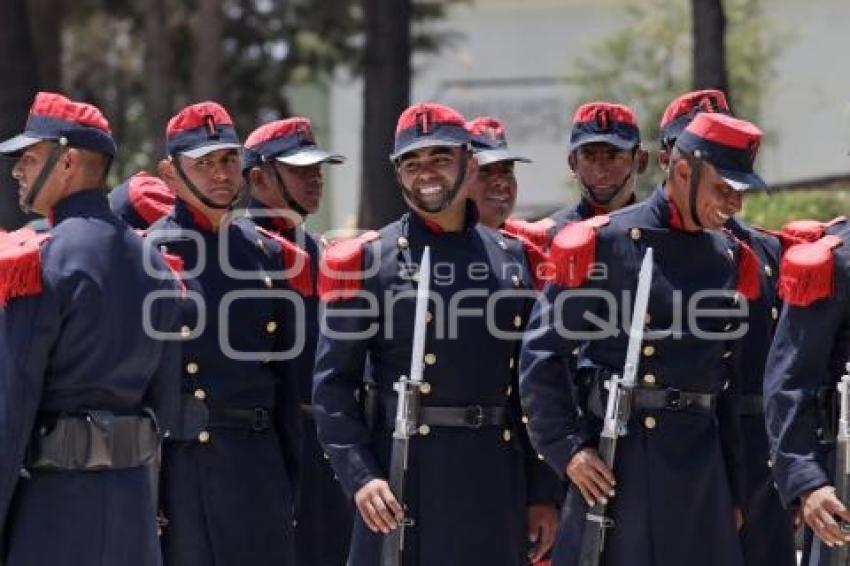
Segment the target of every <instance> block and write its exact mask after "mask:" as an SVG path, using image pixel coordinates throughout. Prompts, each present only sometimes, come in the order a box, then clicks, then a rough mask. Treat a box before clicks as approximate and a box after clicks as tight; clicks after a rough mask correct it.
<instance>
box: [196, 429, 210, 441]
mask: <svg viewBox="0 0 850 566" xmlns="http://www.w3.org/2000/svg"><path fill="white" fill-rule="evenodd" d="M209 441H210V433H208V432H207V431H205V430H202V431H201V432H199V433H198V442H209Z"/></svg>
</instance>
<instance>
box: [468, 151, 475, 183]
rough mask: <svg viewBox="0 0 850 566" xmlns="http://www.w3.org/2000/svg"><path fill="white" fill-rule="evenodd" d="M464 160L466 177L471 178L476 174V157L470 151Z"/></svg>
mask: <svg viewBox="0 0 850 566" xmlns="http://www.w3.org/2000/svg"><path fill="white" fill-rule="evenodd" d="M468 157H469V158H468V159H467V161H466V178H467V179H472V178H474V177H475V175H477V174H478V158H477V157H476V156H475V154H474V153H472V152H471V151H470V152H469V154H468Z"/></svg>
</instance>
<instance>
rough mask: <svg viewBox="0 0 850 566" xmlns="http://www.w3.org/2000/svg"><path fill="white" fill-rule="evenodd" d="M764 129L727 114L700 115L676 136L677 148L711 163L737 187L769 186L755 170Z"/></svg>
mask: <svg viewBox="0 0 850 566" xmlns="http://www.w3.org/2000/svg"><path fill="white" fill-rule="evenodd" d="M761 137H762V132H761V130H759V129H758V128H757V127H756V126H755V125H753V124H751V123H750V122H747V121H745V120H739V119H738V118H733V117H732V116H728V115H725V114H716V113H705V112H703V113H701V114H699V115H697V117H696V118H694V119H693V121H692V122H691V123H690V124H688V127H687V128H685V130H684V131H683V132H682V133H681V134H680V135H679V137H678V139H677V140H676V148H678V149H679V151H682V152H684V153H686V154H690V155H693V156H694V157H696V158H697V159H702V160H704V161H705V162H706V163H709V164H711V165H712V166H713V167H714V168H715V169H716V170H717V173H718V174H719V175H720V176H721V177H723V180H724V181H726V183H728V184H729V186H730V187H732V188H733V189H735V190H736V191H745V190H747V189H760V188H765V187H766V186H767V185H766V183H765V182H764V180H762V178H761V177H759V176H758V175H757V174H756V173H755V171H753V163H755V160H756V155H757V154H758V150H759V145H760V144H761Z"/></svg>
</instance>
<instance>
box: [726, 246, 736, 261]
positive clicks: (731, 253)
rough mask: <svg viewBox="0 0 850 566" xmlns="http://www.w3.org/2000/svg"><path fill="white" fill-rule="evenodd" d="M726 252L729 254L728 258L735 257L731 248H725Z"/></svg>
mask: <svg viewBox="0 0 850 566" xmlns="http://www.w3.org/2000/svg"><path fill="white" fill-rule="evenodd" d="M726 253H727V254H729V259H735V251H734V250H732V248H729V249H728V250H726Z"/></svg>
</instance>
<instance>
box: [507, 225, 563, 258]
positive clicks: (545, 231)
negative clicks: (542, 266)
mask: <svg viewBox="0 0 850 566" xmlns="http://www.w3.org/2000/svg"><path fill="white" fill-rule="evenodd" d="M554 227H555V221H554V220H552V219H551V218H543V219H542V220H538V221H537V222H528V221H527V220H520V219H519V218H508V219H507V220H505V226H504V228H503V230H504V231H505V232H507V233H508V234H511V235H513V236H516V237H518V238H522V239H525V240H527V241H529V242H531V243H532V244H534V245H535V246H537V247H538V248H540V249H542V250H545V249H547V248H548V247H549V243H550V242H551V236H550V232H551V231H552V228H554Z"/></svg>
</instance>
